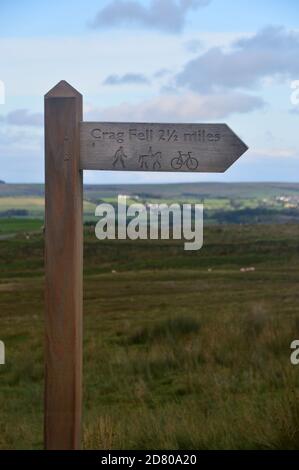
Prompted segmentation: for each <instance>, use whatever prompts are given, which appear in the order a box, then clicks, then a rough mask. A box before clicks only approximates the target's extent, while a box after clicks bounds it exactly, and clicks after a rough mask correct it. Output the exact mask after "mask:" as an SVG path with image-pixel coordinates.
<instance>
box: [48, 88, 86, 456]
mask: <svg viewBox="0 0 299 470" xmlns="http://www.w3.org/2000/svg"><path fill="white" fill-rule="evenodd" d="M80 121H82V95H81V94H80V93H78V92H77V91H76V90H75V89H74V88H73V87H71V86H70V85H69V84H68V83H67V82H65V81H61V82H59V83H58V84H57V85H56V86H55V87H54V88H53V89H52V90H50V91H49V92H48V93H47V94H46V95H45V204H46V207H45V282H46V291H45V301H46V318H45V328H46V346H45V361H46V367H45V417H44V432H45V447H46V449H49V450H51V449H63V450H68V449H79V448H80V440H81V408H82V396H81V395H82V276H83V274H82V268H83V255H82V251H83V228H82V204H83V196H82V170H80V164H79V160H80V135H79V127H80V126H79V123H80Z"/></svg>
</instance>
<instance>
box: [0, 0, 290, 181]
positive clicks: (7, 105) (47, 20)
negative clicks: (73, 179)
mask: <svg viewBox="0 0 299 470" xmlns="http://www.w3.org/2000/svg"><path fill="white" fill-rule="evenodd" d="M298 57H299V25H298V2H297V1H296V0H238V1H235V0H100V1H99V0H97V1H96V0H84V1H81V0H71V1H70V0H68V1H66V0H52V1H51V2H41V1H40V0H26V2H24V1H23V0H14V1H13V2H12V1H11V0H1V2H0V58H1V61H0V163H1V166H0V180H5V181H6V182H10V183H18V182H26V183H34V182H43V181H44V139H43V96H44V94H45V93H46V92H47V91H48V90H49V89H51V88H52V87H53V86H54V85H55V84H56V83H57V82H59V81H60V80H62V79H63V80H67V81H68V82H69V83H70V84H71V85H73V86H74V87H75V88H76V89H77V90H78V91H80V92H81V93H82V94H83V97H84V120H86V121H133V122H134V121H135V122H138V121H139V122H147V121H151V122H183V123H184V122H186V123H187V122H195V123H196V122H199V123H204V122H216V123H219V122H223V123H227V124H228V125H229V126H230V127H231V128H232V129H233V130H234V131H235V132H236V133H237V134H238V135H239V136H240V137H241V138H242V140H243V141H244V142H245V143H246V144H247V145H248V146H249V150H248V151H247V152H246V153H245V154H244V155H243V156H242V157H241V158H240V159H239V160H238V161H237V162H236V163H235V164H234V165H233V166H232V167H231V168H229V169H228V170H227V171H226V172H225V173H224V174H208V173H189V174H186V173H160V174H159V173H151V172H145V173H143V172H136V173H134V172H132V173H129V172H124V173H122V172H103V171H97V172H94V171H86V172H84V182H85V183H93V184H95V183H99V184H105V183H158V182H176V181H186V182H188V181H221V182H230V181H291V182H296V181H298V180H299V142H298V123H299V60H298Z"/></svg>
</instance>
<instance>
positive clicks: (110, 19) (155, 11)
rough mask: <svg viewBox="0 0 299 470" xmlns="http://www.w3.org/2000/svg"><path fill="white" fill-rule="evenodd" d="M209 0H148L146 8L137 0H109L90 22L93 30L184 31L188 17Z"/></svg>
mask: <svg viewBox="0 0 299 470" xmlns="http://www.w3.org/2000/svg"><path fill="white" fill-rule="evenodd" d="M209 3H210V0H150V3H149V5H148V6H147V7H146V6H144V5H142V4H141V3H140V1H137V0H112V1H111V2H110V3H108V5H106V6H105V7H104V8H102V10H100V11H99V12H98V13H97V15H96V17H95V18H94V19H93V20H92V21H91V22H90V26H91V27H92V28H107V27H114V26H132V25H133V26H141V27H145V28H149V29H155V30H159V31H164V32H168V33H177V32H180V31H182V30H183V28H184V26H185V23H186V17H187V14H188V13H189V12H190V11H192V10H197V9H198V8H199V7H203V6H206V5H208V4H209Z"/></svg>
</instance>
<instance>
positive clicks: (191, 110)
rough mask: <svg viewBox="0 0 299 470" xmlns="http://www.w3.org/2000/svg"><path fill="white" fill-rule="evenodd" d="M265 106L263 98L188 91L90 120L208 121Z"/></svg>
mask: <svg viewBox="0 0 299 470" xmlns="http://www.w3.org/2000/svg"><path fill="white" fill-rule="evenodd" d="M264 104H265V103H264V101H263V100H262V99H261V98H259V97H257V96H252V95H248V94H244V93H236V92H228V93H226V94H211V95H199V94H195V93H192V92H188V93H185V94H181V95H178V94H168V95H160V96H158V97H155V98H152V99H148V100H145V101H141V102H138V103H135V104H131V103H122V104H120V105H117V106H113V107H108V108H102V109H94V110H90V111H89V112H88V113H87V119H88V120H97V119H101V120H108V121H109V120H111V121H122V120H123V121H132V117H133V119H134V121H164V122H165V121H170V122H180V121H194V120H195V121H199V120H202V121H207V120H213V119H223V118H225V117H227V116H229V115H230V114H233V113H248V112H250V111H254V110H256V109H260V108H262V107H263V106H264Z"/></svg>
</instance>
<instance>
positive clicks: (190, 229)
mask: <svg viewBox="0 0 299 470" xmlns="http://www.w3.org/2000/svg"><path fill="white" fill-rule="evenodd" d="M95 215H96V216H97V217H101V219H100V220H99V221H98V222H97V224H96V227H95V234H96V237H97V238H98V239H99V240H105V239H110V240H115V239H116V238H117V239H120V240H125V239H127V238H129V239H130V240H137V239H141V240H147V239H150V240H158V239H162V240H169V239H170V238H172V239H174V240H184V250H199V249H200V248H201V247H202V245H203V204H182V205H180V204H170V205H168V204H141V203H133V204H130V205H128V204H127V196H125V195H119V196H118V199H117V213H116V211H115V208H114V206H113V205H112V204H109V203H102V204H99V205H98V206H97V207H96V210H95Z"/></svg>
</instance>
